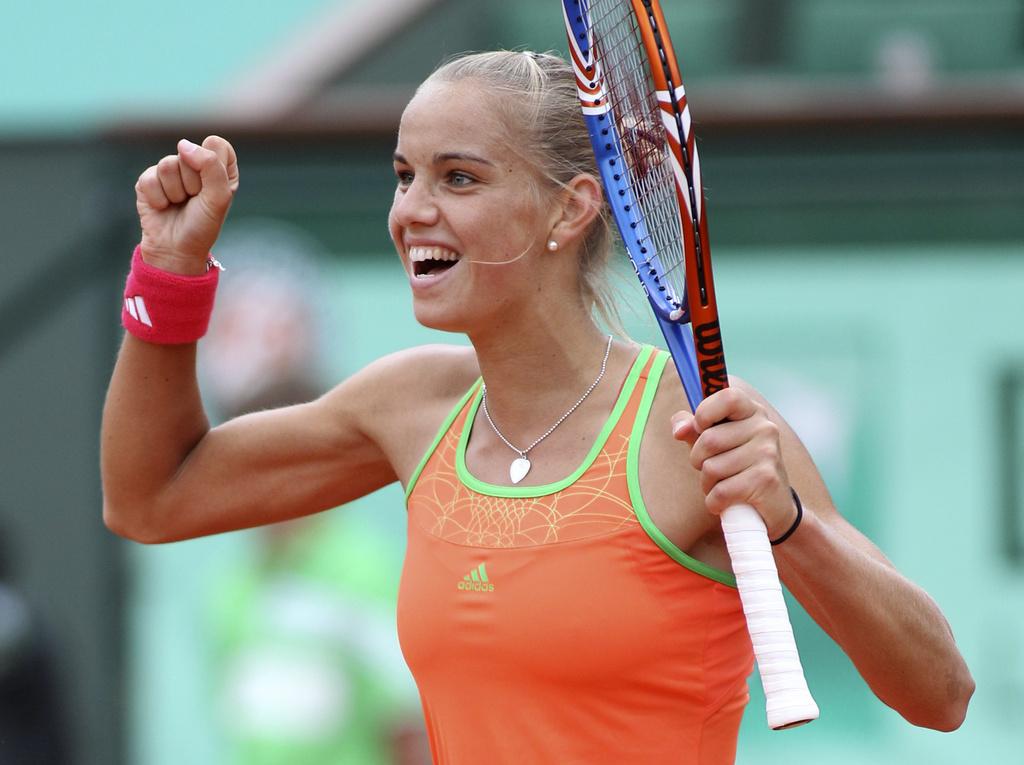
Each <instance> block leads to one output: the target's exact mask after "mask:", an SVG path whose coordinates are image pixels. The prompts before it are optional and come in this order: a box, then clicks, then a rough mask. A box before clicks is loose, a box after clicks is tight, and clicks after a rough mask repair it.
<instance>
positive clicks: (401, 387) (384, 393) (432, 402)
mask: <svg viewBox="0 0 1024 765" xmlns="http://www.w3.org/2000/svg"><path fill="white" fill-rule="evenodd" d="M479 376H480V369H479V366H478V364H477V360H476V353H475V352H474V351H473V349H472V348H471V347H467V346H456V345H423V346H417V347H415V348H408V349H406V350H402V351H398V352H396V353H391V354H388V355H387V356H383V357H381V358H380V359H377V360H376V361H374V362H373V363H371V364H369V365H367V366H366V367H364V368H363V369H361V370H360V371H359V372H356V373H355V374H354V375H352V376H351V377H349V378H348V379H346V380H344V381H342V382H341V383H340V384H338V385H337V386H336V387H335V388H334V389H332V390H331V391H330V392H328V393H327V394H325V395H324V396H323V397H322V398H321V399H320V401H319V402H318V404H319V405H320V406H321V407H322V410H323V411H324V412H325V413H326V414H327V416H329V417H330V418H331V419H332V420H334V421H336V422H339V423H349V424H354V425H355V427H357V428H359V429H360V430H361V431H362V432H363V433H364V434H365V435H366V436H367V437H368V438H370V439H371V440H373V441H374V442H376V443H377V444H378V446H379V447H380V449H381V450H382V451H383V452H384V453H385V454H386V455H387V457H388V460H389V461H390V462H391V464H392V466H393V467H394V469H395V472H396V473H397V475H398V477H399V479H400V480H402V481H403V483H404V480H405V478H406V477H407V476H408V475H409V473H411V471H412V470H413V469H414V468H415V466H416V464H418V462H419V459H420V457H421V456H422V453H423V450H425V449H426V448H427V446H429V443H430V441H431V439H432V438H433V437H434V435H435V433H436V432H437V429H438V427H440V425H441V423H442V422H443V421H444V418H445V417H446V416H447V414H448V413H449V412H450V411H451V409H452V408H453V407H454V406H455V404H456V403H458V401H459V399H460V398H462V396H463V395H465V393H466V391H467V390H469V388H470V387H471V386H472V385H473V383H474V382H475V381H476V379H477V378H478V377H479Z"/></svg>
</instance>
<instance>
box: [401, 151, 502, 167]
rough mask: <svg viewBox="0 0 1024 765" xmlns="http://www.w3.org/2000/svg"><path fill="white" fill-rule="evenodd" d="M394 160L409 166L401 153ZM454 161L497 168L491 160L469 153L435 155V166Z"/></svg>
mask: <svg viewBox="0 0 1024 765" xmlns="http://www.w3.org/2000/svg"><path fill="white" fill-rule="evenodd" d="M393 159H394V161H395V162H398V163H399V164H402V165H407V164H409V161H408V160H407V159H406V158H405V156H404V155H403V154H401V153H400V152H397V151H396V152H395V154H394V157H393ZM452 161H455V162H476V163H478V164H481V165H488V166H489V167H494V166H495V165H494V163H493V162H491V161H490V160H489V159H484V158H483V157H481V156H478V155H476V154H470V153H469V152H464V151H445V152H438V153H437V154H435V155H434V164H435V165H440V164H442V163H444V162H452Z"/></svg>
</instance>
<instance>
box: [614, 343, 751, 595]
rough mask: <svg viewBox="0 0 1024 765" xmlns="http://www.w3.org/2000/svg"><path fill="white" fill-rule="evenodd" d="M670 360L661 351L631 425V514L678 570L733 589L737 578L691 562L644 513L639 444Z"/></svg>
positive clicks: (628, 466)
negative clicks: (677, 565)
mask: <svg viewBox="0 0 1024 765" xmlns="http://www.w3.org/2000/svg"><path fill="white" fill-rule="evenodd" d="M668 360H669V355H668V353H667V352H666V351H660V352H659V353H658V358H656V359H655V360H654V364H653V365H652V366H651V372H650V374H649V375H647V387H645V388H644V393H643V396H642V397H641V398H640V409H639V410H637V413H636V419H635V420H634V421H633V432H632V433H630V436H629V451H628V452H627V454H626V481H627V482H628V484H629V497H630V499H631V500H632V501H633V511H634V512H635V513H636V517H637V520H639V521H640V525H641V526H642V527H643V530H644V531H646V532H647V536H649V537H650V538H651V539H652V540H653V541H654V543H655V544H656V545H658V547H660V548H661V549H662V550H663V551H664V552H665V554H667V555H668V556H669V557H670V558H672V560H674V561H675V562H676V563H678V564H679V565H681V566H684V567H686V568H688V569H690V571H692V572H693V573H695V574H700V575H701V576H705V577H707V578H708V579H712V580H714V581H716V582H719V583H721V584H725V585H728V586H729V587H735V586H736V577H735V576H733V575H732V574H730V573H729V572H728V571H722V570H721V569H717V568H715V567H714V566H709V565H708V564H707V563H702V562H701V561H699V560H697V559H696V558H693V557H691V556H689V555H687V554H686V553H684V552H683V551H682V550H680V549H679V548H678V547H676V546H675V544H673V543H672V540H670V539H669V538H668V537H667V536H665V534H664V533H663V532H662V530H661V529H659V528H658V527H657V526H656V525H655V524H654V521H653V520H651V516H650V515H649V514H648V512H647V505H645V504H644V498H643V495H642V494H641V493H640V469H639V468H640V444H641V443H642V442H643V437H644V428H645V427H646V425H647V420H648V418H649V417H650V414H651V404H653V403H654V395H655V394H656V393H657V392H658V383H659V382H660V380H661V373H662V372H663V371H664V369H665V364H666V362H667V361H668Z"/></svg>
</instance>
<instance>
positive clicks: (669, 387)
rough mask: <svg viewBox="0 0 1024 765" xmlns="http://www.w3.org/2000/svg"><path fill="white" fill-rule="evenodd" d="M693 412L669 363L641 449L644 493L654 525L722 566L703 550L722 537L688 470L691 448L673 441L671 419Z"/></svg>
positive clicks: (686, 549) (685, 548)
mask: <svg viewBox="0 0 1024 765" xmlns="http://www.w3.org/2000/svg"><path fill="white" fill-rule="evenodd" d="M680 410H684V411H689V410H690V406H689V404H688V403H687V400H686V393H685V391H684V390H683V384H682V382H681V381H680V380H679V375H678V374H676V372H675V367H674V366H673V365H672V361H671V359H670V360H669V361H668V364H667V365H666V366H665V369H664V371H663V372H662V375H661V379H660V380H659V382H658V390H657V392H656V393H655V396H654V401H653V402H652V404H651V411H650V413H649V415H648V420H647V426H646V428H645V429H644V435H643V442H642V444H641V446H640V464H639V471H640V488H641V494H642V495H643V499H644V505H645V506H646V508H647V512H648V514H649V515H650V517H651V520H652V521H653V522H654V524H655V525H656V526H657V527H658V528H659V529H660V530H661V532H662V533H664V534H665V536H667V537H668V538H669V539H670V540H671V541H672V542H673V544H675V545H676V547H678V548H680V549H681V550H683V551H684V552H687V553H690V554H691V555H693V556H694V557H698V558H699V559H702V560H703V561H704V562H705V563H710V564H712V565H719V564H720V563H721V560H720V556H717V555H706V554H705V551H704V549H703V548H704V547H705V546H706V545H707V544H708V543H709V541H710V542H714V541H715V540H709V539H708V537H709V536H711V537H713V536H714V535H715V534H716V533H717V531H718V524H717V523H716V520H715V518H714V516H712V515H710V514H709V513H708V512H707V510H705V508H704V495H703V494H702V493H701V490H700V479H699V476H698V474H697V471H696V470H694V469H693V467H692V466H691V465H690V447H689V445H688V444H686V443H685V442H683V441H678V440H676V439H675V438H674V437H673V435H672V424H671V421H672V415H673V414H675V413H676V412H678V411H680Z"/></svg>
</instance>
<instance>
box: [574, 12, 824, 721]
mask: <svg viewBox="0 0 1024 765" xmlns="http://www.w3.org/2000/svg"><path fill="white" fill-rule="evenodd" d="M562 10H563V13H564V16H565V25H566V31H567V33H568V35H569V52H570V55H571V56H572V63H573V68H574V69H575V71H576V82H577V89H578V92H579V97H580V103H581V105H582V107H583V115H584V120H585V121H586V123H587V129H588V130H589V132H590V141H591V143H592V144H593V147H594V154H595V156H596V158H597V165H598V169H599V171H600V175H601V182H602V183H603V185H604V190H605V196H606V197H607V198H608V202H609V205H610V207H611V210H612V214H613V217H614V218H615V223H616V225H617V226H618V229H619V233H620V234H621V236H622V240H623V243H624V244H625V246H626V250H627V252H628V254H629V257H630V260H632V262H633V267H634V269H636V273H637V276H638V277H639V278H640V283H641V284H642V285H643V288H644V291H645V292H646V293H647V297H648V300H649V301H650V304H651V308H652V309H653V310H654V315H655V316H656V317H657V320H658V324H659V325H660V326H661V331H662V333H663V334H664V336H665V340H666V342H667V343H668V347H669V350H670V351H671V353H672V359H673V361H674V362H675V365H676V369H677V370H678V371H679V376H680V377H681V378H682V381H683V386H684V387H685V389H686V396H687V398H688V399H689V402H690V406H691V408H693V409H696V408H697V405H698V404H699V403H700V402H701V401H702V400H703V399H704V397H705V396H710V395H711V394H712V393H714V392H716V391H719V390H722V389H723V388H725V387H727V386H728V384H729V383H728V377H727V375H726V369H725V355H724V352H723V346H722V335H721V331H720V329H719V325H718V309H717V306H716V304H715V287H714V283H713V281H712V276H711V260H710V254H711V253H710V249H709V247H708V229H707V216H706V215H705V209H704V188H703V186H702V184H701V175H700V162H699V161H698V159H697V147H696V144H695V141H694V136H693V133H692V131H691V130H690V112H689V108H688V107H687V102H686V92H685V91H684V89H683V84H682V80H681V79H680V76H679V67H678V65H677V63H676V59H675V54H674V53H673V51H672V43H671V42H670V40H669V37H668V29H667V27H666V25H665V19H664V17H663V15H662V12H661V7H660V6H659V3H658V2H657V0H562ZM722 528H723V530H724V533H725V540H726V545H727V546H728V548H729V556H730V558H731V559H732V565H733V570H734V571H735V573H736V583H737V587H738V589H739V594H740V599H741V600H742V602H743V612H744V614H745V615H746V620H747V629H748V631H749V632H750V639H751V642H752V643H753V646H754V656H755V657H756V659H757V666H758V669H759V671H760V674H761V683H762V685H763V686H764V694H765V699H766V702H767V714H768V725H769V726H770V727H771V728H773V729H775V730H779V729H782V728H787V727H792V726H796V725H800V724H802V723H806V722H810V721H811V720H814V719H816V718H817V717H818V706H817V704H815V703H814V699H813V698H811V694H810V691H809V690H808V688H807V681H806V680H805V678H804V674H803V668H802V667H801V666H800V657H799V654H798V653H797V649H796V641H795V640H794V638H793V628H792V627H791V626H790V623H789V614H788V613H787V611H786V603H785V601H784V600H783V597H782V586H781V584H780V583H779V575H778V572H777V571H776V568H775V559H774V558H773V557H772V552H771V547H770V545H769V542H768V535H767V531H766V530H765V525H764V522H763V521H762V520H761V516H760V515H759V514H758V513H757V511H756V510H754V509H753V508H752V507H749V506H746V505H737V506H734V507H730V508H729V509H728V510H726V511H725V512H724V513H722Z"/></svg>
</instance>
